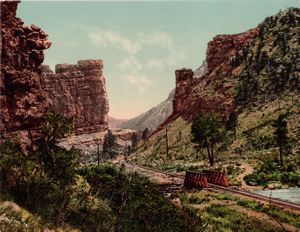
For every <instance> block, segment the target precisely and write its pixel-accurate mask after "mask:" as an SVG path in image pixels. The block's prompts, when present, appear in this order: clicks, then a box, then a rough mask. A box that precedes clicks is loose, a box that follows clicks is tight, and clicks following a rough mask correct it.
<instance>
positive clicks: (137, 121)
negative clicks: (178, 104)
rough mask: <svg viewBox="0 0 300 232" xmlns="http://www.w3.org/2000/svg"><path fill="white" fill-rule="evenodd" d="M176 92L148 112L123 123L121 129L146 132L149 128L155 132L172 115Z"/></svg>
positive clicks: (172, 92)
mask: <svg viewBox="0 0 300 232" xmlns="http://www.w3.org/2000/svg"><path fill="white" fill-rule="evenodd" d="M174 92H175V90H172V91H171V92H170V93H169V96H168V98H167V99H166V100H165V101H163V102H162V103H160V104H159V105H157V106H155V107H153V108H151V109H150V110H148V111H147V112H145V113H143V114H141V115H139V116H137V117H135V118H132V119H130V120H128V121H126V122H125V123H122V124H121V125H120V127H121V128H124V129H133V130H144V129H145V128H146V127H147V128H148V129H149V130H151V131H153V130H155V129H156V128H157V127H158V126H159V125H160V124H161V123H163V122H164V121H165V120H166V119H167V118H168V117H169V116H170V115H171V114H172V111H173V106H172V101H173V98H174Z"/></svg>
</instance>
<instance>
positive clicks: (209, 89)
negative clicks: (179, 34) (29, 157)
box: [169, 28, 259, 120]
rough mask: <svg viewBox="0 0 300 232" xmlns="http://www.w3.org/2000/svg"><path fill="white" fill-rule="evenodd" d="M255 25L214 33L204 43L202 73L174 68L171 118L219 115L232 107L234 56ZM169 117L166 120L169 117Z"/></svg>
mask: <svg viewBox="0 0 300 232" xmlns="http://www.w3.org/2000/svg"><path fill="white" fill-rule="evenodd" d="M258 32H259V29H258V28H254V29H251V30H249V31H247V32H245V33H241V34H236V35H218V36H216V37H215V38H214V39H213V40H212V41H210V42H209V43H208V48H207V51H206V63H205V66H206V67H205V69H206V70H205V72H203V74H202V75H200V76H199V75H195V74H194V73H193V71H192V70H191V69H180V70H176V72H175V76H176V89H175V96H174V100H173V114H172V115H171V118H176V117H178V116H183V117H184V118H191V117H193V116H194V115H195V114H197V113H198V112H200V111H201V112H208V111H216V112H219V113H221V114H224V113H229V112H231V111H233V110H235V109H234V108H235V106H234V104H233V97H234V88H235V86H236V83H237V80H236V78H235V76H234V74H235V73H237V72H238V68H236V65H235V63H234V62H235V57H236V56H238V55H241V54H243V52H245V50H246V49H247V48H248V46H249V43H251V42H252V41H253V38H255V37H256V36H257V34H258ZM169 120H170V119H169Z"/></svg>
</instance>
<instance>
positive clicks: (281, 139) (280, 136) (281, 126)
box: [273, 114, 288, 166]
mask: <svg viewBox="0 0 300 232" xmlns="http://www.w3.org/2000/svg"><path fill="white" fill-rule="evenodd" d="M286 116H287V115H286V114H280V115H279V116H278V119H277V120H276V121H275V122H274V124H273V127H275V129H276V130H275V132H274V134H275V137H276V142H277V145H278V147H279V157H280V165H281V166H283V153H284V150H285V148H286V147H287V145H288V136H287V134H288V129H287V121H286Z"/></svg>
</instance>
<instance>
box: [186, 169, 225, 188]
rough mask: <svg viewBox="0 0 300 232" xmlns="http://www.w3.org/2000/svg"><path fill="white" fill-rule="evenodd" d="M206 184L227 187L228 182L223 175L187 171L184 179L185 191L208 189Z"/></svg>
mask: <svg viewBox="0 0 300 232" xmlns="http://www.w3.org/2000/svg"><path fill="white" fill-rule="evenodd" d="M208 184H215V185H219V186H223V187H228V181H227V178H226V175H225V173H223V172H216V171H210V170H203V172H202V173H201V172H194V171H187V172H186V173H185V178H184V188H185V189H193V188H194V189H203V188H208Z"/></svg>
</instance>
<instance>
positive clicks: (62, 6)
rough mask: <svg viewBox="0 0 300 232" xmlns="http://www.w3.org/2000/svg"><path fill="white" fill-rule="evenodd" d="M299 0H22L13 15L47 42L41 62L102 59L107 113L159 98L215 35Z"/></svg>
mask: <svg viewBox="0 0 300 232" xmlns="http://www.w3.org/2000/svg"><path fill="white" fill-rule="evenodd" d="M291 6H294V7H300V1H299V0H207V1H185V2H180V1H172V2H171V1H164V2H159V1H151V2H150V1H147V2H146V1H134V2H125V1H119V2H101V1H93V2H84V1H81V2H79V1H77V2H75V1H74V2H73V1H68V2H60V1H51V2H50V1H35V2H33V1H23V2H21V3H20V4H19V8H18V13H17V15H18V16H19V17H21V18H22V19H23V20H24V22H25V24H26V25H30V24H36V25H38V26H40V27H41V28H42V29H43V30H44V31H46V32H47V33H48V34H49V39H50V41H51V42H52V46H51V48H50V49H48V50H46V51H45V57H46V58H45V61H44V63H46V64H50V66H51V67H52V68H53V67H54V66H55V64H59V63H76V62H77V61H78V60H82V59H102V60H103V61H104V70H103V71H104V75H105V77H106V84H107V92H108V97H109V104H110V113H109V114H110V115H111V116H114V117H117V118H131V117H133V116H136V115H138V114H140V113H142V112H144V111H146V110H148V109H149V108H151V107H153V106H155V105H157V104H158V103H160V102H161V101H162V100H164V99H165V98H166V97H167V95H168V93H169V91H170V90H171V89H173V88H174V86H175V76H174V71H175V70H176V69H179V68H183V67H186V68H192V69H196V68H197V67H199V66H200V65H201V63H202V61H203V60H204V59H205V52H206V46H207V43H208V42H209V41H210V40H211V39H212V38H213V37H214V36H215V35H217V34H233V33H240V32H243V31H246V30H248V29H250V28H252V27H255V26H256V25H257V24H259V23H260V22H261V21H262V20H263V19H264V18H265V17H267V16H270V15H273V14H276V13H277V12H278V11H279V10H280V9H281V10H284V9H286V8H287V7H291Z"/></svg>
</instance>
